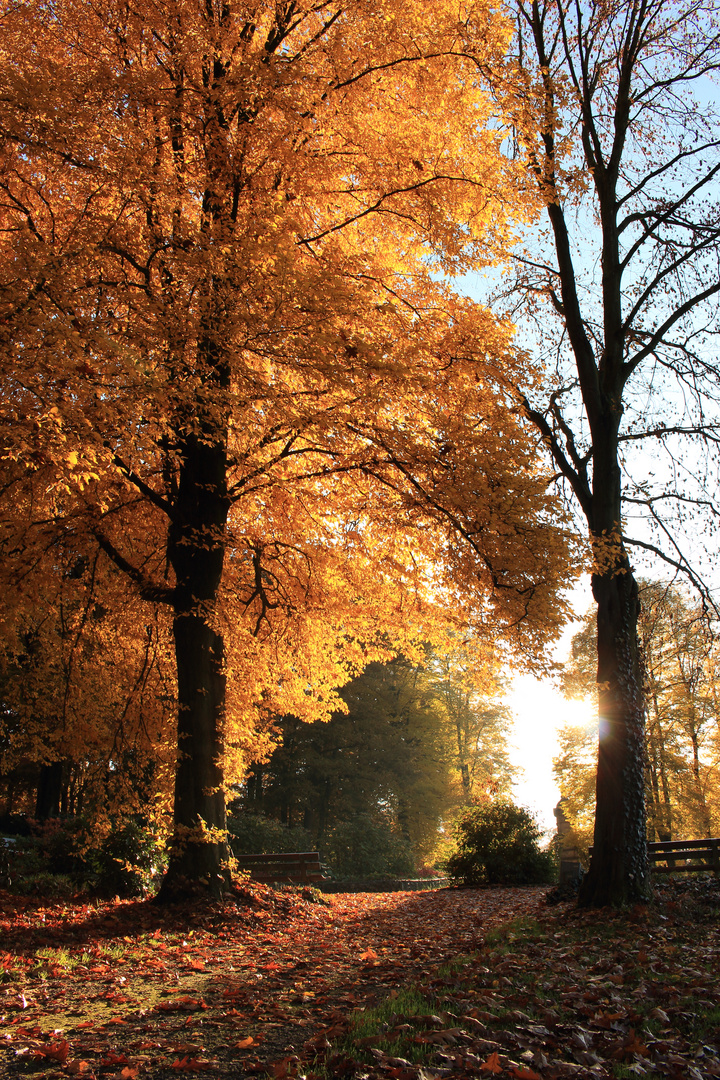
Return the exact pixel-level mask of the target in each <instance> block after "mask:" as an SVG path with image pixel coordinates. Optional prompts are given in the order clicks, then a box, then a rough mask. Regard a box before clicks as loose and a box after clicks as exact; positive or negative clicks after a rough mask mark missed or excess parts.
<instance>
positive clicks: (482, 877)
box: [447, 801, 555, 886]
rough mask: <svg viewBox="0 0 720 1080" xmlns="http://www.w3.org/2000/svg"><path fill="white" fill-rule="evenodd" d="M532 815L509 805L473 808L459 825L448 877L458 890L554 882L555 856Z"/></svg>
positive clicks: (459, 819) (470, 807)
mask: <svg viewBox="0 0 720 1080" xmlns="http://www.w3.org/2000/svg"><path fill="white" fill-rule="evenodd" d="M541 835H542V833H541V829H540V828H539V826H538V824H537V822H536V821H535V819H534V818H533V816H532V814H530V812H529V811H528V810H525V809H524V808H523V807H521V806H515V805H514V803H511V802H509V801H498V802H490V803H485V804H483V805H482V806H469V807H467V809H465V810H464V811H463V812H462V813H461V815H460V817H459V818H458V820H457V823H456V825H455V840H456V845H457V846H456V850H455V852H454V853H453V854H452V855H451V856H450V858H449V859H448V861H447V871H448V874H449V875H450V877H451V878H452V879H453V881H454V882H455V884H457V885H470V886H479V885H538V884H543V883H545V882H550V881H552V880H554V877H555V859H554V857H553V853H552V851H541V850H540V848H539V846H538V840H539V839H540V836H541Z"/></svg>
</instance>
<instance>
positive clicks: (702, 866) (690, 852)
mask: <svg viewBox="0 0 720 1080" xmlns="http://www.w3.org/2000/svg"><path fill="white" fill-rule="evenodd" d="M647 850H648V862H649V863H650V869H651V870H652V871H653V873H655V874H689V873H693V872H697V871H703V870H713V871H714V872H715V873H716V874H717V873H720V837H711V838H710V839H708V840H657V841H653V842H652V843H649V844H648V846H647ZM592 853H593V849H592V848H590V850H589V854H590V855H592ZM662 864H664V865H662Z"/></svg>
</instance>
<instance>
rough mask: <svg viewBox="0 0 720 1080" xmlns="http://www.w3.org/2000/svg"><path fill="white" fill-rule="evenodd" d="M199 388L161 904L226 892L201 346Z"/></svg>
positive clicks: (174, 553)
mask: <svg viewBox="0 0 720 1080" xmlns="http://www.w3.org/2000/svg"><path fill="white" fill-rule="evenodd" d="M200 356H201V360H202V361H204V365H205V366H204V367H203V369H202V370H203V372H204V382H205V385H204V387H203V388H201V389H200V390H199V391H198V398H197V402H196V412H195V417H196V418H197V430H196V431H192V432H191V433H189V434H186V435H184V436H182V437H180V438H179V439H178V450H179V462H180V464H179V469H178V482H177V495H176V498H175V504H174V514H173V520H172V522H171V526H170V529H169V532H168V561H169V562H170V565H171V566H172V568H173V570H174V572H175V590H174V619H173V634H174V638H175V655H176V659H177V672H178V727H177V733H178V757H177V766H176V774H175V803H174V835H173V840H172V846H171V850H170V861H169V864H168V869H167V873H166V875H165V878H164V880H163V884H162V887H161V889H160V892H159V893H158V900H159V901H160V902H163V901H167V900H174V899H181V898H183V897H185V896H187V895H191V894H197V893H205V894H208V895H210V896H213V897H219V896H221V895H223V894H224V893H225V892H227V891H228V889H229V888H230V886H231V878H230V859H231V852H230V848H229V846H228V842H227V813H226V806H225V788H224V771H223V756H224V727H225V686H226V676H225V667H224V664H225V650H224V643H223V637H222V634H221V633H220V631H219V630H218V628H217V627H216V626H215V625H214V615H215V608H216V604H217V599H218V591H219V589H220V583H221V580H222V574H223V563H224V555H225V546H226V543H227V538H226V525H227V517H228V511H229V505H230V504H229V499H228V496H227V452H226V445H227V410H226V407H224V405H223V394H224V391H225V390H226V389H227V386H228V383H229V371H228V369H227V366H226V363H225V362H224V361H223V359H222V357H221V355H220V352H219V350H218V348H217V347H216V346H215V345H214V344H213V343H212V342H211V341H209V340H207V341H205V342H202V343H201V349H200Z"/></svg>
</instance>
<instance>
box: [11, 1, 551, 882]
mask: <svg viewBox="0 0 720 1080" xmlns="http://www.w3.org/2000/svg"><path fill="white" fill-rule="evenodd" d="M468 34H471V35H472V37H473V40H474V41H475V43H476V45H475V56H476V58H477V56H478V55H480V56H482V57H483V59H484V62H485V63H486V64H487V65H488V66H492V65H493V64H494V63H496V62H497V61H498V60H499V59H500V57H501V56H502V53H503V50H504V48H505V45H506V41H507V27H506V26H505V24H504V23H503V21H502V20H500V19H499V18H498V16H497V14H496V12H495V11H494V10H493V9H492V7H490V6H489V5H486V4H485V3H470V4H468V5H466V6H465V7H464V8H463V9H462V10H460V11H459V10H458V8H457V7H456V6H455V5H451V4H449V3H444V2H443V3H440V4H435V5H432V7H428V6H427V5H420V4H416V3H412V4H403V5H400V4H398V3H397V2H396V0H393V2H390V0H380V2H373V3H367V2H365V0H351V2H350V3H349V4H346V5H343V6H340V5H339V4H334V3H321V4H318V5H314V4H312V5H305V4H303V3H301V2H295V0H290V2H288V3H270V2H265V0H257V2H237V3H230V2H222V0H208V2H206V3H199V2H197V0H161V2H158V3H151V4H149V5H147V4H143V5H142V7H140V6H135V5H134V4H132V3H127V2H126V0H122V2H115V0H101V2H100V3H97V4H90V3H89V2H87V0H60V2H59V3H58V4H55V5H52V6H50V7H48V6H47V5H45V4H43V3H41V2H39V0H38V2H34V0H31V2H30V3H27V4H24V5H22V6H17V7H12V8H9V9H7V11H6V13H5V16H4V18H3V22H2V28H1V36H0V51H1V53H2V60H3V63H2V74H1V75H0V80H2V89H1V91H0V136H1V143H0V153H1V157H0V193H1V194H0V199H1V211H0V212H1V214H2V234H1V235H2V244H3V252H2V254H3V258H2V265H1V267H0V303H1V305H2V310H1V312H0V315H1V318H2V322H1V323H0V326H1V327H2V330H1V334H2V338H1V349H2V353H1V355H2V376H1V378H0V386H1V392H2V395H3V406H4V408H3V415H4V422H3V427H2V432H1V433H0V434H1V438H2V457H3V462H4V485H3V489H2V498H3V511H2V551H3V558H4V561H5V563H6V566H7V567H9V568H10V567H11V568H12V570H11V572H12V573H13V574H15V575H16V577H18V578H19V579H20V580H21V581H22V582H24V583H25V584H24V586H23V587H24V588H25V590H26V592H27V593H28V595H29V596H30V598H31V599H32V597H33V595H36V594H34V593H33V592H32V590H33V588H36V586H35V585H33V584H32V582H33V581H34V580H35V577H36V576H37V575H35V576H34V574H33V571H35V570H37V569H38V568H40V569H43V568H44V572H46V573H52V564H53V550H54V547H55V545H57V544H58V543H59V542H62V543H63V544H64V545H66V546H68V545H71V544H73V543H76V544H77V545H78V547H79V548H81V549H85V547H89V548H91V549H92V548H93V547H94V549H95V550H99V551H100V552H102V555H103V558H104V559H106V560H107V561H108V563H109V564H111V565H112V566H114V567H115V568H116V569H117V570H119V571H121V572H122V574H124V575H125V576H126V577H127V579H128V580H129V581H130V582H131V583H132V585H133V586H134V588H135V590H136V594H137V596H138V598H139V600H140V601H142V602H143V603H149V604H159V605H163V606H164V608H165V609H166V610H167V611H168V612H169V615H170V619H171V622H172V635H173V640H174V649H175V657H176V662H177V697H178V727H177V769H176V778H175V803H174V821H175V833H174V840H173V848H172V852H171V859H170V865H169V869H168V874H167V877H166V881H165V885H164V892H163V895H164V896H171V895H174V894H177V893H178V892H180V893H181V892H182V891H183V889H184V888H185V887H186V885H187V883H188V882H189V881H192V882H193V883H194V884H195V886H196V887H199V888H201V889H204V890H205V891H207V892H209V893H211V894H215V895H217V894H218V893H221V892H222V891H223V890H224V889H225V888H226V887H227V884H228V882H229V868H228V849H227V845H226V839H225V826H226V816H225V785H226V782H227V780H228V778H229V777H232V776H233V775H239V774H240V772H241V770H242V767H243V764H244V762H246V761H247V760H251V759H252V758H253V757H254V756H256V755H257V749H258V742H259V741H261V740H262V737H263V731H264V730H265V729H266V728H267V726H268V723H269V721H268V717H272V716H274V715H277V714H285V713H293V714H295V715H299V716H303V717H306V718H309V719H312V718H315V717H318V716H324V715H328V714H329V712H330V711H331V709H332V707H333V705H334V704H336V703H337V700H338V699H337V695H336V688H337V686H338V685H339V684H341V683H342V682H343V681H345V680H346V679H347V678H348V677H349V675H350V674H351V673H352V672H353V671H354V670H357V669H359V668H360V667H362V666H363V665H364V664H365V663H366V662H367V661H368V659H372V658H373V657H380V656H388V655H390V654H391V653H392V652H393V650H395V649H397V648H398V647H399V646H400V645H401V644H403V643H404V642H405V641H406V639H407V638H408V636H412V635H413V634H422V635H425V636H428V635H429V634H431V633H432V626H433V621H434V620H437V619H438V618H439V612H440V611H442V610H443V609H444V611H445V615H444V617H445V618H446V619H447V618H450V620H451V621H452V620H453V619H454V620H456V621H461V620H468V619H472V620H473V621H474V622H475V623H477V624H478V625H484V626H492V627H493V629H494V632H500V630H502V629H503V628H504V629H505V630H506V633H507V638H508V640H510V641H514V642H515V643H516V644H518V645H519V644H521V643H522V644H524V646H525V647H527V648H533V647H535V646H538V645H539V643H540V642H541V641H542V639H543V636H544V634H545V633H546V632H547V630H548V629H549V628H552V627H553V626H555V625H556V624H557V622H558V620H559V619H560V617H561V605H560V604H559V602H558V600H557V597H556V586H557V582H558V578H559V574H560V568H561V567H563V566H564V565H566V564H567V550H566V540H565V537H564V534H563V527H562V522H559V523H555V522H554V521H553V517H554V515H555V512H556V510H555V507H554V505H553V504H552V502H551V501H550V499H549V497H548V495H547V491H546V478H545V476H544V475H543V474H542V472H541V471H540V470H538V467H537V463H536V461H535V458H534V455H533V452H532V450H531V449H530V448H529V447H528V444H527V441H526V439H525V436H524V431H523V426H522V421H521V420H520V419H519V418H518V416H517V415H516V414H514V413H513V412H512V411H511V410H510V409H509V404H510V398H509V396H508V393H507V390H506V386H507V385H508V379H509V376H510V375H511V374H512V368H513V365H514V364H517V363H518V361H517V360H516V359H515V358H514V357H513V355H512V353H511V352H510V350H509V348H508V331H507V328H505V327H503V326H501V325H498V324H496V322H495V321H494V320H493V319H492V318H491V317H490V316H489V315H488V313H487V312H485V311H483V310H481V309H479V308H478V307H476V306H475V305H473V304H471V303H470V302H461V301H460V300H459V299H458V298H457V297H456V296H454V295H453V294H452V293H451V292H450V291H449V290H448V289H447V288H446V287H444V286H443V285H442V284H441V283H439V282H438V276H439V273H442V272H448V271H453V270H457V269H460V268H463V267H466V266H469V265H471V264H472V263H473V262H477V261H478V260H480V259H493V258H494V257H495V256H496V255H497V253H498V252H499V251H500V250H501V247H502V245H503V243H504V241H505V237H506V232H507V229H508V228H509V226H510V225H511V224H512V219H513V215H514V214H516V213H517V212H518V210H517V206H516V203H514V202H513V201H512V200H511V199H510V197H509V191H510V182H511V177H512V168H513V166H512V165H511V164H510V163H509V162H508V161H507V160H506V159H505V158H504V157H503V155H502V154H501V153H500V144H501V139H502V132H501V130H500V127H499V124H498V118H497V116H496V115H495V113H494V111H493V106H492V103H491V100H490V98H489V97H488V96H487V95H486V94H485V93H484V91H483V90H482V87H481V86H479V84H478V80H477V78H476V77H475V75H472V74H471V72H470V71H469V69H468V70H466V69H465V67H464V61H463V59H462V56H461V54H462V52H463V48H462V42H463V40H464V37H465V36H466V35H468ZM478 42H480V45H478V44H477V43H478ZM28 43H32V47H28ZM473 70H475V69H473ZM469 145H471V146H472V147H473V155H472V161H473V164H472V166H471V167H470V166H468V165H467V164H466V162H467V161H468V157H467V149H468V146H469ZM510 381H512V380H510ZM59 538H62V541H60V539H59ZM448 611H449V612H450V613H451V615H450V616H448V615H447V612H448Z"/></svg>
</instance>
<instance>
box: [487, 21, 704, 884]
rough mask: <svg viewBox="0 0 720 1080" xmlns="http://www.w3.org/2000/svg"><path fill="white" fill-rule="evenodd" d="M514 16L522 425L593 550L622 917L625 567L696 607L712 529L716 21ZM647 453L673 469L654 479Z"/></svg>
mask: <svg viewBox="0 0 720 1080" xmlns="http://www.w3.org/2000/svg"><path fill="white" fill-rule="evenodd" d="M514 10H515V12H516V17H517V37H516V57H515V66H514V68H513V71H512V76H511V85H510V86H509V88H508V92H509V94H510V95H511V96H512V97H514V101H515V114H514V115H515V118H516V122H517V130H518V140H519V145H521V146H522V148H523V149H522V152H523V154H524V155H526V158H527V161H528V164H529V175H530V176H532V178H533V179H534V182H535V184H536V190H537V192H538V194H539V197H540V199H541V200H542V202H543V204H544V205H545V208H546V212H547V221H548V224H549V230H548V232H547V233H545V232H543V231H541V230H538V231H537V232H536V233H534V234H533V235H532V237H531V239H530V243H529V244H528V245H527V247H526V248H525V249H524V251H523V252H519V253H518V258H517V262H516V265H517V277H516V279H515V280H514V281H513V282H512V283H511V284H510V285H509V286H508V287H507V288H505V286H506V285H507V281H506V280H505V279H504V281H503V289H504V291H505V295H506V296H507V297H508V301H509V307H508V310H511V311H512V312H513V313H514V317H515V318H516V320H518V321H521V322H522V323H523V329H524V331H525V332H526V335H527V336H526V340H527V341H528V342H532V348H533V350H534V351H535V352H537V353H538V354H539V355H541V356H542V357H543V358H544V359H545V361H546V362H547V364H548V369H549V376H548V379H547V380H546V384H545V385H546V388H547V389H546V393H543V392H541V390H540V389H539V388H538V387H533V388H532V389H531V390H530V391H527V392H526V394H525V396H524V399H523V400H524V408H525V412H526V415H527V416H528V417H530V418H531V420H532V421H533V423H534V424H535V425H536V428H537V430H538V432H539V433H540V436H541V438H542V441H543V443H544V445H545V447H546V448H547V450H548V452H549V454H550V455H551V457H552V460H553V462H554V464H555V467H556V469H557V472H558V479H559V480H561V481H562V482H563V484H564V486H565V490H566V491H567V492H568V494H569V495H570V496H571V497H572V498H573V499H574V501H575V505H576V507H577V509H578V511H579V512H580V513H581V514H582V517H583V519H584V522H585V524H586V527H587V533H588V537H589V540H590V545H591V548H592V558H593V572H592V589H593V595H594V598H595V601H596V603H597V635H598V636H597V662H598V666H597V685H598V687H599V714H600V719H601V723H600V740H599V754H598V764H597V809H596V817H595V838H594V855H593V859H592V863H591V866H590V870H589V873H588V875H587V876H586V877H585V879H584V881H583V886H582V890H581V895H580V901H581V903H583V904H586V905H602V904H608V903H613V904H619V903H624V902H626V901H633V900H636V899H638V898H641V897H643V896H645V895H646V893H647V889H648V877H647V862H646V853H645V806H644V796H643V792H644V785H643V769H644V714H645V710H644V703H643V694H642V667H641V660H640V652H639V644H638V638H637V629H636V627H637V619H638V612H639V608H638V595H637V584H636V581H635V577H634V572H633V568H632V565H631V560H630V554H629V553H630V550H631V549H633V548H636V549H639V550H640V551H641V552H647V551H650V552H652V553H654V554H655V555H658V556H660V557H662V558H664V559H666V560H667V561H668V562H670V563H671V564H672V565H673V566H674V567H676V568H677V569H678V570H681V571H683V572H685V573H687V574H688V575H689V577H690V578H691V580H692V581H693V582H694V583H695V584H696V585H698V586H699V587H700V588H701V589H703V590H704V593H705V595H706V597H707V595H708V588H707V584H704V582H703V578H702V574H701V571H700V569H699V566H698V563H697V562H696V561H695V556H696V555H697V554H698V553H697V551H696V550H695V545H694V544H693V543H691V542H690V536H697V534H698V533H699V531H700V515H701V513H704V514H705V515H706V516H707V517H708V518H709V519H710V521H711V523H712V522H715V521H716V519H717V505H716V501H715V498H714V493H715V491H716V488H717V479H716V465H717V455H716V447H717V439H718V408H717V369H716V365H715V358H714V349H713V348H712V345H711V339H712V335H713V334H715V333H716V332H717V294H718V291H720V273H719V270H718V250H719V249H718V240H719V239H720V216H719V209H718V184H717V180H718V174H719V171H720V155H719V153H718V151H719V149H720V141H719V140H718V118H717V114H716V109H715V103H716V95H715V93H714V91H713V83H712V79H713V76H715V75H716V74H717V71H718V62H719V59H720V54H719V46H720V39H719V38H718V30H717V14H718V8H717V4H716V3H715V2H713V0H710V2H708V3H705V2H699V3H696V2H694V0H693V2H690V3H685V2H677V3H676V2H672V3H668V2H667V0H631V2H630V3H626V2H625V0H622V2H620V0H612V2H610V3H606V2H605V0H603V2H602V3H600V2H594V0H593V2H591V3H589V4H579V3H574V2H567V0H533V2H527V3H526V2H525V0H518V2H517V3H516V4H515V7H514ZM687 439H693V440H694V441H693V446H694V447H696V448H697V452H696V450H695V449H693V450H691V449H690V448H689V446H687V445H685V443H686V440H687ZM681 446H682V447H684V448H683V449H681ZM643 450H645V451H649V452H652V453H653V454H662V453H663V452H664V454H665V457H664V459H663V460H662V461H661V462H659V463H657V464H656V465H655V467H654V468H653V470H652V471H651V470H650V469H649V467H648V457H647V456H643V453H642V451H643ZM631 511H632V516H630V512H631ZM624 512H625V513H627V514H628V517H627V518H626V517H624ZM641 514H642V521H644V522H645V523H646V525H647V529H646V528H645V527H644V526H643V525H641V524H639V518H640V515H641ZM689 520H692V521H693V527H692V529H691V530H687V528H686V523H687V522H688V521H689ZM653 527H654V532H653Z"/></svg>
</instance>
